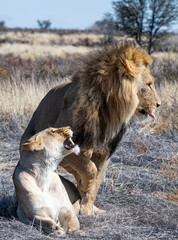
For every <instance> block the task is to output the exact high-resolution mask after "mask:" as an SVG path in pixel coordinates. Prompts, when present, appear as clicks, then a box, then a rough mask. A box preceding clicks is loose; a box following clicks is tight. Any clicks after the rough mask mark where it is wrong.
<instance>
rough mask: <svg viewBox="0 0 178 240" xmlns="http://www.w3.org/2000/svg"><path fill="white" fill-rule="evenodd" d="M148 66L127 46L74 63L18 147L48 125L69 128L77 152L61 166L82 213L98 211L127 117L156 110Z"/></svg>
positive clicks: (143, 56)
mask: <svg viewBox="0 0 178 240" xmlns="http://www.w3.org/2000/svg"><path fill="white" fill-rule="evenodd" d="M151 63H152V59H151V58H150V56H148V55H147V54H146V53H145V52H144V51H143V50H142V49H141V48H140V47H139V46H138V45H136V44H135V43H133V42H130V41H124V42H121V43H120V44H119V45H118V46H115V47H113V48H108V49H105V50H104V51H97V52H94V53H92V54H91V55H89V56H87V57H86V58H85V59H83V61H82V62H81V63H79V64H77V66H78V70H77V71H76V73H75V74H74V75H73V77H72V82H70V83H66V84H64V85H60V86H57V87H56V88H54V89H52V90H51V91H50V92H49V93H48V94H47V95H46V96H45V97H44V99H43V100H42V101H41V103H40V105H39V106H38V108H37V110H36V111H35V113H34V115H33V117H32V119H31V121H30V123H29V125H28V127H27V129H26V131H25V133H24V134H23V136H22V139H21V143H23V142H24V141H25V140H26V139H27V138H28V136H31V135H32V133H36V132H39V131H41V130H42V129H44V128H46V126H48V125H52V126H55V127H60V126H64V125H70V126H71V127H72V128H73V130H74V133H75V134H74V137H75V141H76V142H77V143H78V144H79V146H80V148H81V153H80V155H79V156H75V155H74V154H71V155H69V156H67V157H65V158H64V159H63V161H62V162H61V166H63V167H64V168H65V169H66V170H67V171H69V172H70V173H72V174H74V176H75V178H76V180H77V184H78V189H79V191H80V193H81V195H82V206H81V213H86V214H89V215H92V214H95V213H97V212H100V210H99V209H97V208H96V207H95V206H93V203H94V200H95V197H96V194H97V191H98V188H99V186H100V184H101V181H102V178H103V175H104V173H105V170H106V167H107V165H108V163H109V157H110V155H111V154H112V153H113V151H114V150H115V148H116V146H117V144H118V142H119V141H120V139H121V137H122V135H123V133H124V131H125V127H126V125H127V123H128V122H129V120H130V119H131V117H132V116H133V115H134V113H136V114H137V115H140V114H142V113H143V112H144V113H145V114H152V113H153V111H154V110H155V109H156V107H157V104H158V102H159V99H158V96H157V94H156V91H155V88H154V79H153V77H152V76H151V73H150V71H149V68H148V65H149V64H151ZM150 83H152V89H151V88H150V87H149V84H150ZM143 110H144V111H143Z"/></svg>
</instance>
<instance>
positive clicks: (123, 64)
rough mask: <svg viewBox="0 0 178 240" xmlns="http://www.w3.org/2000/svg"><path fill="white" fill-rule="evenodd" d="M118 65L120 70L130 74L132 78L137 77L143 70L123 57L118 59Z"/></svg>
mask: <svg viewBox="0 0 178 240" xmlns="http://www.w3.org/2000/svg"><path fill="white" fill-rule="evenodd" d="M116 65H117V67H118V68H122V70H123V72H124V73H126V74H129V75H131V76H136V75H138V74H139V73H140V71H141V68H140V67H138V66H135V64H134V63H133V61H132V60H127V59H123V58H122V57H118V58H117V59H116Z"/></svg>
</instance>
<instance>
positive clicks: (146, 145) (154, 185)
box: [0, 31, 178, 240]
mask: <svg viewBox="0 0 178 240" xmlns="http://www.w3.org/2000/svg"><path fill="white" fill-rule="evenodd" d="M103 38H104V36H103V35H102V34H95V33H87V32H75V33H70V32H69V33H66V34H61V33H58V32H35V31H7V32H1V34H0V132H1V135H0V193H1V195H2V196H5V197H6V198H7V196H9V195H11V194H12V193H13V186H12V181H11V176H12V172H13V169H14V166H15V165H16V164H17V161H18V158H19V153H18V146H19V141H20V137H21V135H22V133H23V131H24V129H25V127H26V126H27V124H28V121H29V119H30V117H31V116H32V114H33V112H34V110H35V109H36V107H37V106H38V104H39V102H40V101H41V99H42V98H43V97H44V96H45V94H46V93H47V92H48V91H49V90H50V89H51V88H52V87H53V86H55V85H57V84H59V83H61V82H62V81H66V80H68V79H70V76H71V72H72V69H73V68H74V67H75V64H76V62H75V58H80V57H81V56H83V55H84V54H87V53H88V52H90V51H92V50H93V49H96V48H98V47H101V46H102V41H103ZM124 38H125V37H124ZM120 39H123V37H118V36H117V37H115V40H116V41H119V40H120ZM152 57H153V59H154V62H153V66H152V69H151V70H152V73H153V76H154V77H155V80H156V88H157V91H158V94H159V96H160V98H161V101H162V105H161V107H160V108H159V110H158V111H157V119H156V120H155V121H153V120H152V119H151V118H150V119H149V118H148V119H147V120H144V121H141V122H140V121H138V122H136V123H133V124H131V127H130V130H128V133H127V134H126V136H125V137H124V139H123V141H122V143H121V145H120V148H118V150H117V151H116V153H115V155H114V157H113V159H112V161H111V164H110V166H109V168H108V171H107V174H106V176H105V178H104V181H103V184H102V186H101V190H100V192H99V194H98V197H97V200H96V202H97V203H98V204H101V205H102V206H101V207H102V208H103V206H104V208H105V209H107V211H108V212H110V213H108V215H107V214H106V215H104V216H103V217H102V216H101V217H95V218H93V219H94V220H92V218H85V217H80V221H81V226H82V228H83V229H84V231H85V232H86V238H82V237H81V236H78V235H74V238H73V236H68V237H66V238H64V239H76V237H77V238H79V239H98V238H102V239H131V240H133V239H176V234H177V230H176V229H177V228H176V226H175V225H176V224H175V222H176V219H175V218H176V212H177V213H178V208H177V206H178V190H177V179H178V157H177V148H176V140H177V135H178V111H177V109H178V52H172V51H168V52H154V53H153V55H152ZM150 159H151V160H150ZM134 164H135V165H134ZM130 186H132V187H130ZM139 186H140V187H139ZM5 189H6V190H5ZM124 197H125V198H124ZM112 199H114V200H112ZM131 199H132V201H133V202H132V201H131ZM112 201H113V204H112ZM122 203H123V205H122ZM143 203H144V205H143ZM125 204H127V207H125V206H126V205H125ZM134 204H135V205H134ZM142 208H143V209H145V215H144V213H142V212H141V211H142ZM110 209H111V211H110ZM160 212H161V213H160ZM0 213H1V211H0ZM132 213H133V214H132ZM0 216H1V214H0ZM172 216H173V217H172ZM173 218H174V219H173ZM136 219H137V220H136ZM177 220H178V219H177ZM112 221H113V222H114V223H113V226H112V223H111V222H112ZM136 221H137V222H136ZM103 224H105V227H104V225H103ZM129 224H130V225H129ZM139 224H140V225H139ZM129 226H130V227H129ZM155 226H157V230H155ZM9 228H10V229H13V231H12V232H13V234H12V235H13V236H15V237H16V239H37V237H36V236H38V239H54V238H55V237H54V238H53V237H49V238H48V237H46V236H44V235H38V231H36V230H33V231H32V230H31V232H30V234H31V238H29V237H28V236H27V235H26V233H24V231H23V230H22V229H26V231H27V232H28V231H30V228H28V227H26V226H23V225H20V223H18V221H16V220H13V221H12V222H10V221H9V220H8V221H7V220H6V219H4V218H3V221H2V226H1V230H0V238H1V234H2V236H3V238H2V239H15V238H13V236H11V234H10V231H9V230H7V229H9ZM171 228H172V232H171V230H170V229H171ZM3 229H4V230H3ZM14 229H15V230H14ZM31 229H32V228H31ZM92 229H93V230H92ZM134 229H135V232H134ZM7 232H8V234H7V238H6V237H5V236H6V235H5V234H6V233H7ZM40 234H41V233H40ZM110 234H111V235H110ZM109 236H110V237H109ZM164 236H165V238H164ZM119 237H120V238H119ZM159 237H160V238H159ZM161 237H162V238H161Z"/></svg>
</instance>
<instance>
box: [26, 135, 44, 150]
mask: <svg viewBox="0 0 178 240" xmlns="http://www.w3.org/2000/svg"><path fill="white" fill-rule="evenodd" d="M22 148H23V149H24V150H27V151H40V150H42V149H43V138H42V137H41V136H37V137H36V138H32V139H30V140H29V141H28V142H26V143H24V144H22Z"/></svg>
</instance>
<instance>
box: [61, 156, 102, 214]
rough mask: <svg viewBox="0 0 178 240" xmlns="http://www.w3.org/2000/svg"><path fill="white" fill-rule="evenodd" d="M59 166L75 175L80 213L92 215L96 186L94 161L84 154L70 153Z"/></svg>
mask: <svg viewBox="0 0 178 240" xmlns="http://www.w3.org/2000/svg"><path fill="white" fill-rule="evenodd" d="M61 166H62V167H64V168H65V169H66V170H68V171H69V172H71V173H73V174H74V176H75V177H76V180H77V186H78V189H79V191H80V194H81V196H82V204H81V210H80V213H82V214H88V215H92V214H93V203H94V200H95V198H96V191H95V189H96V186H97V168H96V165H95V163H94V162H93V161H91V160H90V159H89V158H88V157H86V156H85V155H84V154H80V155H79V156H76V155H74V154H71V155H69V156H67V157H65V158H64V160H63V161H62V163H61ZM69 167H70V169H73V170H74V171H75V172H76V173H77V174H75V173H74V171H72V170H71V171H70V169H69ZM79 176H80V177H79Z"/></svg>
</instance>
